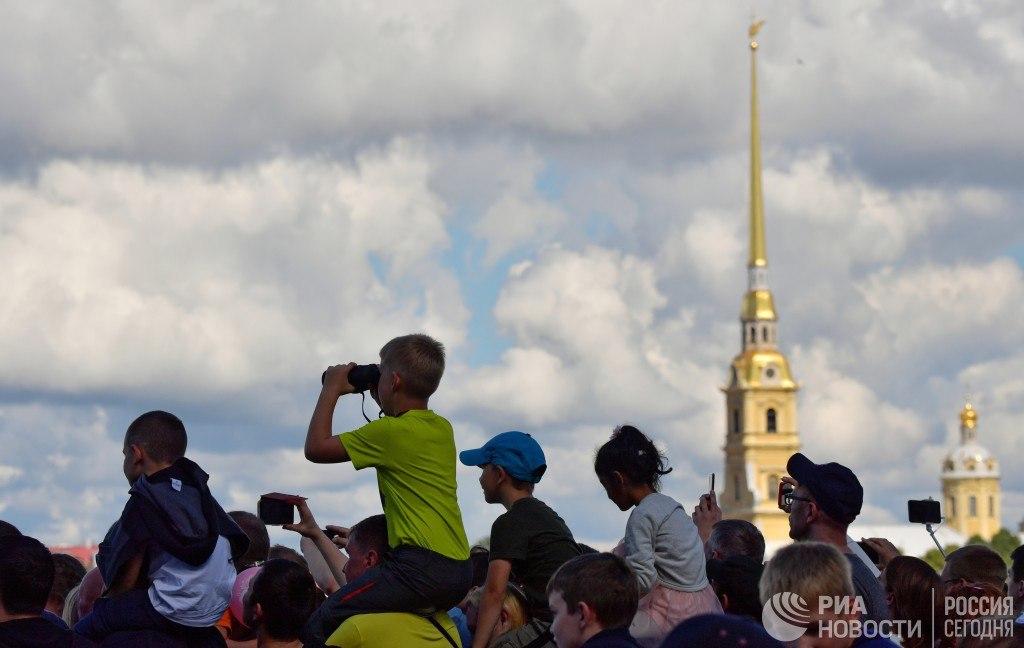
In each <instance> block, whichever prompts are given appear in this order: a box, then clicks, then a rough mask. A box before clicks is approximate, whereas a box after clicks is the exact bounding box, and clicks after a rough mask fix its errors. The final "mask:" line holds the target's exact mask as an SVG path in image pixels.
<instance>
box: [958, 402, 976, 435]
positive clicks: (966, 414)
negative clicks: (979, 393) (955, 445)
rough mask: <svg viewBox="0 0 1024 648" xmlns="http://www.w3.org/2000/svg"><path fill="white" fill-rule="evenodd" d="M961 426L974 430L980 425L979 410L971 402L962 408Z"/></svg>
mask: <svg viewBox="0 0 1024 648" xmlns="http://www.w3.org/2000/svg"><path fill="white" fill-rule="evenodd" d="M960 426H961V427H965V428H968V429H970V430H973V429H974V428H975V427H977V426H978V412H977V410H975V409H974V407H973V406H972V405H971V404H970V403H966V404H965V405H964V408H963V409H962V410H960Z"/></svg>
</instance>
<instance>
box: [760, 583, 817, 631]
mask: <svg viewBox="0 0 1024 648" xmlns="http://www.w3.org/2000/svg"><path fill="white" fill-rule="evenodd" d="M761 621H762V622H763V623H764V629H765V630H767V631H768V634H770V635H771V636H773V637H775V638H776V639H778V640H779V641H796V640H797V639H799V638H800V637H802V636H803V634H804V632H805V631H806V630H807V624H808V623H810V621H811V611H810V610H809V609H808V608H807V601H805V600H804V599H803V597H801V596H800V595H799V594H795V593H793V592H779V593H778V594H775V595H773V596H772V597H771V598H770V599H768V602H767V603H765V604H764V610H762V612H761Z"/></svg>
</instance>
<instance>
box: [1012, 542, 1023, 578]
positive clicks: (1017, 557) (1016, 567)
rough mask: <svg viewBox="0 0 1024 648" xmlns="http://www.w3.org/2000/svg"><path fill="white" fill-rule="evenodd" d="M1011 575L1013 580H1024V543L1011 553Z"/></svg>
mask: <svg viewBox="0 0 1024 648" xmlns="http://www.w3.org/2000/svg"><path fill="white" fill-rule="evenodd" d="M1010 575H1011V576H1012V577H1013V580H1015V581H1019V580H1024V545H1021V546H1019V547H1017V548H1016V549H1014V550H1013V551H1012V552H1011V553H1010Z"/></svg>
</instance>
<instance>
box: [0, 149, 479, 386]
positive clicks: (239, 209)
mask: <svg viewBox="0 0 1024 648" xmlns="http://www.w3.org/2000/svg"><path fill="white" fill-rule="evenodd" d="M429 173H430V165H429V162H428V161H427V160H426V159H425V157H424V156H423V154H422V152H421V151H419V150H418V148H417V146H416V145H414V144H412V143H408V142H401V141H399V142H396V143H395V144H393V145H392V146H390V147H388V148H387V149H383V150H370V151H367V152H366V153H365V154H363V155H362V156H360V157H359V158H358V159H357V161H356V162H355V163H354V164H353V165H345V164H340V163H337V162H331V161H326V160H313V159H302V160H298V159H290V158H278V159H274V160H270V161H267V162H262V163H259V164H253V165H247V166H245V167H241V168H238V169H235V170H232V171H230V172H224V173H219V174H212V173H204V172H200V171H195V170H189V169H179V168H165V167H155V168H140V167H137V166H134V165H127V164H114V163H102V162H85V161H83V162H69V161H55V162H52V163H50V164H47V165H46V166H44V167H43V168H41V169H40V171H39V174H38V176H37V177H36V178H35V179H34V180H32V181H27V182H7V183H4V184H2V185H0V214H2V216H0V218H2V222H3V226H4V227H3V233H2V234H0V253H2V255H3V257H4V259H5V264H6V267H7V271H8V277H10V278H11V279H12V282H11V284H10V286H11V289H10V290H6V291H4V293H3V295H2V297H0V313H2V317H0V321H2V324H0V329H2V334H3V335H4V337H5V339H7V340H8V341H9V344H7V345H5V347H4V349H5V351H4V353H3V362H2V364H3V367H4V368H3V369H2V370H0V382H2V383H4V384H5V385H7V386H8V387H17V388H20V389H38V390H50V391H62V392H105V391H128V392H131V391H137V390H158V391H161V392H162V393H164V394H187V395H188V396H189V397H190V398H203V397H204V395H205V396H209V395H212V394H216V393H237V392H241V391H243V390H248V389H251V388H253V387H254V386H257V385H260V386H262V387H268V388H271V389H272V388H273V387H274V386H275V385H281V384H284V383H287V382H288V381H293V380H295V379H296V378H297V377H298V376H300V375H303V374H304V373H309V372H311V371H315V370H316V368H317V367H321V366H324V365H325V363H327V362H329V361H332V360H334V361H337V360H344V359H346V358H348V357H352V354H354V353H358V352H372V350H375V349H376V348H378V347H379V345H380V344H381V338H385V339H386V336H388V335H389V334H392V333H395V334H397V333H398V332H399V331H406V330H409V329H428V330H431V331H432V332H434V333H435V334H436V335H438V336H439V337H441V338H442V339H444V340H445V341H446V342H448V344H449V345H451V346H453V347H457V346H458V344H459V343H460V342H461V339H462V334H463V327H464V323H465V320H466V317H467V311H466V309H465V307H464V306H463V304H462V303H461V299H460V294H459V290H458V284H457V282H456V280H455V279H454V278H453V277H452V276H451V275H450V273H449V271H448V270H446V269H445V268H443V267H442V265H441V254H442V253H443V251H444V249H445V248H446V247H447V245H448V235H447V232H446V229H445V226H444V222H443V218H444V215H445V206H444V204H443V203H442V202H441V201H440V200H439V199H438V198H437V197H436V196H435V195H434V194H433V193H432V191H431V190H430V189H429V187H428V186H427V179H428V177H429ZM368 359H372V358H368Z"/></svg>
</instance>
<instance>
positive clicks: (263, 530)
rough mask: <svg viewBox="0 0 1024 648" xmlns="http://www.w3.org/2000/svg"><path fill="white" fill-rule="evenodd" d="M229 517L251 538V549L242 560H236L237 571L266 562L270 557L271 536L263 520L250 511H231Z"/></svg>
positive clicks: (243, 555)
mask: <svg viewBox="0 0 1024 648" xmlns="http://www.w3.org/2000/svg"><path fill="white" fill-rule="evenodd" d="M228 515H229V516H231V519H232V520H234V521H235V524H237V525H238V526H239V528H240V529H242V531H243V532H245V535H246V536H248V537H249V548H248V549H247V550H246V552H245V553H244V554H242V557H241V558H238V559H237V560H235V569H236V570H237V571H238V572H243V571H245V570H246V569H249V568H250V567H253V566H254V565H256V564H257V563H261V562H263V561H265V560H266V559H267V558H268V557H269V556H270V535H269V534H268V533H267V525H266V524H264V523H263V520H261V519H259V518H258V517H256V516H255V515H253V514H252V513H250V512H248V511H231V512H230V513H228Z"/></svg>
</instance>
